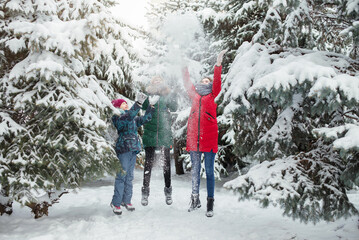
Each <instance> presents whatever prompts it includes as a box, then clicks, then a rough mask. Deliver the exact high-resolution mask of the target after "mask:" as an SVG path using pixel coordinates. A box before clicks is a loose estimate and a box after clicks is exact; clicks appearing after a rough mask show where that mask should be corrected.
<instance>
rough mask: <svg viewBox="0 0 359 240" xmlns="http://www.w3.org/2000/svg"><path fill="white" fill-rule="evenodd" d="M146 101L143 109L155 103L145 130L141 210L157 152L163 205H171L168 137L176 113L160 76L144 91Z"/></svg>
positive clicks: (146, 197) (147, 191)
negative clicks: (157, 151) (161, 178)
mask: <svg viewBox="0 0 359 240" xmlns="http://www.w3.org/2000/svg"><path fill="white" fill-rule="evenodd" d="M146 91H147V93H148V94H149V99H148V100H146V101H145V103H144V104H143V108H146V107H147V105H148V104H149V103H152V101H153V99H154V100H155V101H157V102H156V103H155V104H154V105H153V106H154V107H155V110H154V112H153V114H152V119H151V121H150V122H149V123H147V124H146V125H145V126H144V134H143V138H142V139H143V145H144V148H145V154H146V156H145V168H144V170H143V187H142V200H141V203H142V205H143V206H146V205H147V204H148V197H149V194H150V180H151V171H152V166H153V163H154V159H155V152H156V150H160V154H161V156H160V157H162V158H161V160H163V161H161V164H162V166H163V176H164V180H165V187H164V193H165V200H166V204H168V205H171V204H172V186H171V164H170V147H171V146H172V144H173V143H172V142H173V139H172V134H171V112H173V111H176V110H177V102H176V98H175V96H174V95H173V94H171V89H170V88H169V87H168V86H167V85H166V84H165V83H164V81H163V79H162V78H161V77H159V76H156V77H154V78H153V79H152V80H151V83H150V85H149V86H148V87H147V88H146Z"/></svg>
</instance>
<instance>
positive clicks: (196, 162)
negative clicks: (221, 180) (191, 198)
mask: <svg viewBox="0 0 359 240" xmlns="http://www.w3.org/2000/svg"><path fill="white" fill-rule="evenodd" d="M202 153H204V166H205V169H206V178H207V197H211V198H213V196H214V158H215V156H216V154H215V153H214V152H213V151H210V152H197V151H191V152H190V155H191V162H192V170H191V174H192V193H193V194H198V193H199V185H200V180H201V157H202Z"/></svg>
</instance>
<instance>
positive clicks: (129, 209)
mask: <svg viewBox="0 0 359 240" xmlns="http://www.w3.org/2000/svg"><path fill="white" fill-rule="evenodd" d="M121 205H122V206H124V207H125V208H126V209H127V210H128V211H130V212H133V211H135V207H134V206H133V205H132V204H131V203H127V204H126V203H122V204H121Z"/></svg>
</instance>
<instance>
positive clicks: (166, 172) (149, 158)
mask: <svg viewBox="0 0 359 240" xmlns="http://www.w3.org/2000/svg"><path fill="white" fill-rule="evenodd" d="M156 149H158V150H161V156H160V158H159V159H160V161H161V166H162V167H163V176H164V178H165V186H166V187H170V186H171V162H170V148H167V147H160V148H155V147H146V148H145V154H146V157H145V169H144V170H143V187H145V188H148V187H149V186H150V181H151V171H152V167H153V163H154V161H155V154H156V152H155V150H156Z"/></svg>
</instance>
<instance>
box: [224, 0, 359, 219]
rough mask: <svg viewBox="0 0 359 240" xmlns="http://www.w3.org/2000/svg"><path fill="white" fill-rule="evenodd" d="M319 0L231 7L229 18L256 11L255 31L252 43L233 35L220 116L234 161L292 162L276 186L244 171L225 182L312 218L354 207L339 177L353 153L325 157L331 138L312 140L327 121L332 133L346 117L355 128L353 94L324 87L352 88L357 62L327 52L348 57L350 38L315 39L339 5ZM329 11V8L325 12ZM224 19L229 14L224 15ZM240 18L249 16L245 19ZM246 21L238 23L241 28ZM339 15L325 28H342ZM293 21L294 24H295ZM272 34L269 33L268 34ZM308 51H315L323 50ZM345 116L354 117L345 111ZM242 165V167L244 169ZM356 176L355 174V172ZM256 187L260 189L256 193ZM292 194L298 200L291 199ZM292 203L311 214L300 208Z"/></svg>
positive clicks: (349, 170) (347, 171) (350, 170)
mask: <svg viewBox="0 0 359 240" xmlns="http://www.w3.org/2000/svg"><path fill="white" fill-rule="evenodd" d="M231 3H232V4H234V3H233V2H231ZM259 3H261V4H262V5H260V4H259ZM322 3H323V4H321V5H316V4H313V2H309V1H308V2H307V1H291V2H289V1H274V2H272V1H260V2H254V1H252V2H250V3H242V6H241V7H239V8H238V10H237V12H236V13H232V14H231V15H232V17H233V19H234V18H236V17H237V16H243V14H239V13H244V12H245V11H244V9H246V10H247V9H248V10H253V9H256V10H259V12H258V15H257V16H258V17H257V18H256V20H257V21H258V24H259V25H258V29H257V30H255V31H254V32H249V33H251V36H252V38H251V43H248V42H245V41H244V40H243V38H237V41H242V43H241V46H240V47H239V48H238V49H235V48H234V50H236V54H235V55H236V58H235V60H234V61H233V63H232V65H231V66H230V70H229V72H228V75H227V77H226V80H225V83H224V86H223V88H224V91H223V92H222V96H221V97H222V99H223V102H222V104H221V108H222V110H223V119H225V120H226V121H227V122H228V126H229V128H228V130H227V133H226V134H225V136H224V138H225V139H226V140H227V141H228V142H229V143H230V144H233V146H234V153H235V154H236V156H237V157H238V160H239V161H238V165H239V167H240V166H243V165H246V164H248V165H249V167H250V166H253V165H256V164H258V163H262V164H260V165H258V166H256V168H255V169H261V170H260V171H264V172H265V171H270V169H269V167H268V165H267V164H264V163H267V162H268V161H269V162H271V163H270V164H273V165H275V166H277V165H278V166H279V165H280V164H281V163H280V161H283V159H286V158H290V159H294V160H295V161H292V162H291V164H292V165H291V167H290V168H289V167H287V168H283V169H281V170H283V171H282V172H281V174H282V175H283V176H282V178H281V181H280V182H281V183H280V184H279V185H278V184H277V183H275V182H273V183H272V182H271V177H270V175H266V176H267V177H264V178H263V176H260V175H258V174H257V173H258V171H256V170H249V172H248V173H247V174H246V175H243V176H240V177H239V178H238V180H237V182H236V183H230V184H228V185H227V186H228V187H230V188H233V189H236V190H238V191H240V192H242V194H243V198H245V197H249V196H250V197H253V198H255V199H258V200H260V201H262V202H263V203H265V204H264V205H266V204H268V203H272V204H278V203H279V205H280V206H281V207H283V208H284V209H285V214H287V215H290V216H292V217H293V218H300V219H301V220H303V221H314V222H315V221H318V220H319V219H325V220H331V219H335V218H338V217H341V216H348V215H350V214H356V213H357V211H356V210H355V208H354V207H353V206H352V205H351V204H350V203H349V200H348V198H347V197H346V189H345V188H344V185H345V181H343V180H344V179H345V176H352V177H353V176H355V175H356V174H354V173H355V171H356V169H357V166H356V165H355V164H354V162H353V161H352V160H349V159H353V158H355V156H357V152H355V151H354V153H353V152H352V153H350V154H349V155H347V156H346V157H343V155H342V156H341V157H338V156H335V154H336V153H335V152H333V154H334V155H331V157H328V156H327V155H326V154H327V152H329V150H330V151H331V152H332V151H334V150H336V149H339V148H338V147H336V145H335V144H334V145H333V146H334V148H333V147H331V146H332V145H330V144H331V143H330V142H327V141H323V140H322V139H318V138H317V137H320V136H324V135H327V134H326V133H328V132H333V130H330V131H329V130H328V131H324V130H323V129H322V130H319V129H321V127H330V128H332V127H334V129H335V130H338V131H339V129H337V128H336V127H340V126H343V125H344V126H347V125H346V123H349V124H354V126H356V125H357V124H358V122H357V120H356V119H357V112H358V108H357V103H358V102H357V99H356V98H355V97H353V94H351V93H348V92H343V91H342V90H340V88H338V87H337V88H335V87H331V88H330V89H331V91H330V92H329V93H328V85H329V84H331V83H332V82H333V80H334V82H335V83H336V84H339V83H337V82H340V84H341V85H345V84H347V85H348V84H349V85H350V86H351V87H352V88H353V89H357V88H355V87H356V84H357V82H358V80H357V77H356V76H357V75H358V72H357V70H356V69H357V65H358V63H357V62H356V61H355V60H352V59H350V58H347V57H346V56H344V55H340V54H336V53H331V52H330V51H333V52H340V53H344V54H347V55H348V53H349V52H348V51H346V49H347V48H345V46H348V48H349V46H350V44H351V43H350V41H347V40H345V38H342V40H341V44H342V45H341V46H340V47H338V48H336V44H335V43H336V41H339V40H338V39H340V37H339V38H338V37H337V38H334V37H333V38H331V37H329V36H328V38H326V39H324V38H322V36H324V34H325V33H326V30H325V27H324V26H326V23H327V22H326V21H327V20H328V18H329V17H330V15H331V14H334V16H338V9H339V8H338V4H337V3H336V4H334V3H333V4H331V5H330V2H329V1H324V2H322ZM238 4H240V3H238ZM256 4H259V5H257V6H256ZM263 4H264V5H263ZM260 7H263V8H260ZM330 7H332V8H330ZM240 10H241V11H240ZM314 10H315V12H317V13H318V16H316V15H314V16H313V17H312V15H310V14H309V13H313V11H314ZM329 10H330V12H327V11H329ZM242 11H243V12H242ZM237 13H238V14H237ZM236 14H237V15H236ZM251 16H253V15H251ZM224 19H229V20H231V18H230V17H227V18H224ZM331 19H333V18H331ZM247 20H249V19H245V21H247ZM245 21H244V22H242V23H241V25H243V26H244V25H245V23H246V22H245ZM341 21H342V20H341V19H336V22H334V23H333V24H332V25H331V26H335V27H333V28H332V29H331V31H332V32H339V31H340V30H342V29H344V27H343V26H344V25H343V24H342V22H341ZM297 22H300V24H296V23H297ZM252 26H253V25H252ZM338 26H339V27H338ZM320 27H321V28H323V30H322V29H321V28H320ZM273 32H276V34H272V33H273ZM235 34H236V32H234V34H233V35H232V38H233V39H234V38H235V36H236V35H235ZM308 49H310V50H308ZM311 49H314V50H316V49H322V50H326V52H324V51H322V52H318V51H313V50H311ZM324 82H328V83H327V84H325V83H324ZM329 86H333V85H329ZM334 86H336V85H335V84H334ZM354 95H355V94H354ZM319 96H320V97H319ZM345 99H350V100H348V101H345ZM353 104H354V105H353ZM347 113H349V115H348V114H347ZM352 114H354V116H351V115H352ZM353 121H354V122H353ZM350 126H352V125H350ZM348 130H349V128H345V127H344V128H343V127H341V128H340V131H339V132H340V133H341V134H342V135H343V134H345V133H346V131H348ZM348 133H349V131H348ZM348 133H347V134H348ZM342 135H341V136H342ZM328 149H329V150H328ZM351 150H353V149H352V148H351ZM304 157H305V158H306V159H307V160H308V159H311V161H313V160H316V161H317V162H316V165H315V168H316V176H315V177H314V176H313V175H312V173H313V172H312V171H310V166H308V167H303V166H302V165H303V161H302V160H303V158H304ZM328 159H329V160H328ZM308 161H309V160H308ZM311 161H309V162H311ZM328 164H329V165H328ZM310 165H311V164H310ZM271 166H272V165H271ZM328 166H330V167H331V168H332V170H331V172H332V173H333V174H332V175H331V174H328V171H325V170H324V169H326V168H328ZM295 168H297V169H298V168H300V169H301V171H300V173H298V172H297V171H294V170H293V171H291V170H290V169H295ZM268 169H269V170H268ZM241 170H242V173H246V172H247V171H248V168H242V169H241ZM334 170H335V171H334ZM284 176H285V177H284ZM288 176H289V178H288ZM298 177H299V178H300V177H302V178H305V179H307V181H309V182H311V184H307V185H306V186H302V185H298V183H299V182H300V181H298ZM258 178H261V179H262V180H263V181H262V182H261V183H262V185H256V184H255V183H256V181H257V180H256V179H258ZM347 178H348V177H347ZM347 178H346V179H347ZM356 178H357V176H355V177H354V179H356ZM318 179H319V180H318ZM324 179H325V181H324V182H323V181H322V180H324ZM352 179H353V178H352ZM353 182H354V181H351V182H350V183H349V182H348V184H347V185H350V184H353ZM355 182H357V180H355ZM327 185H328V186H329V188H332V190H331V191H328V190H316V189H317V188H318V189H322V188H323V187H327ZM286 186H291V188H293V189H295V192H293V193H295V195H297V194H298V195H297V196H298V197H296V198H295V197H293V195H287V194H283V195H282V193H283V189H286V188H287V187H286ZM263 192H266V193H267V195H265V194H262V193H263ZM273 196H274V197H273ZM314 198H317V199H318V200H317V201H318V204H314V205H310V204H307V202H306V200H308V199H314ZM298 199H301V200H300V201H299V202H298ZM329 200H330V201H329ZM301 202H302V203H303V204H302V203H301ZM322 202H323V203H324V202H325V203H327V202H328V203H329V202H330V204H332V205H334V206H336V208H335V209H331V208H330V207H329V208H328V205H327V204H319V203H322ZM298 209H300V210H303V211H310V213H303V214H300V213H299V212H298Z"/></svg>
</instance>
